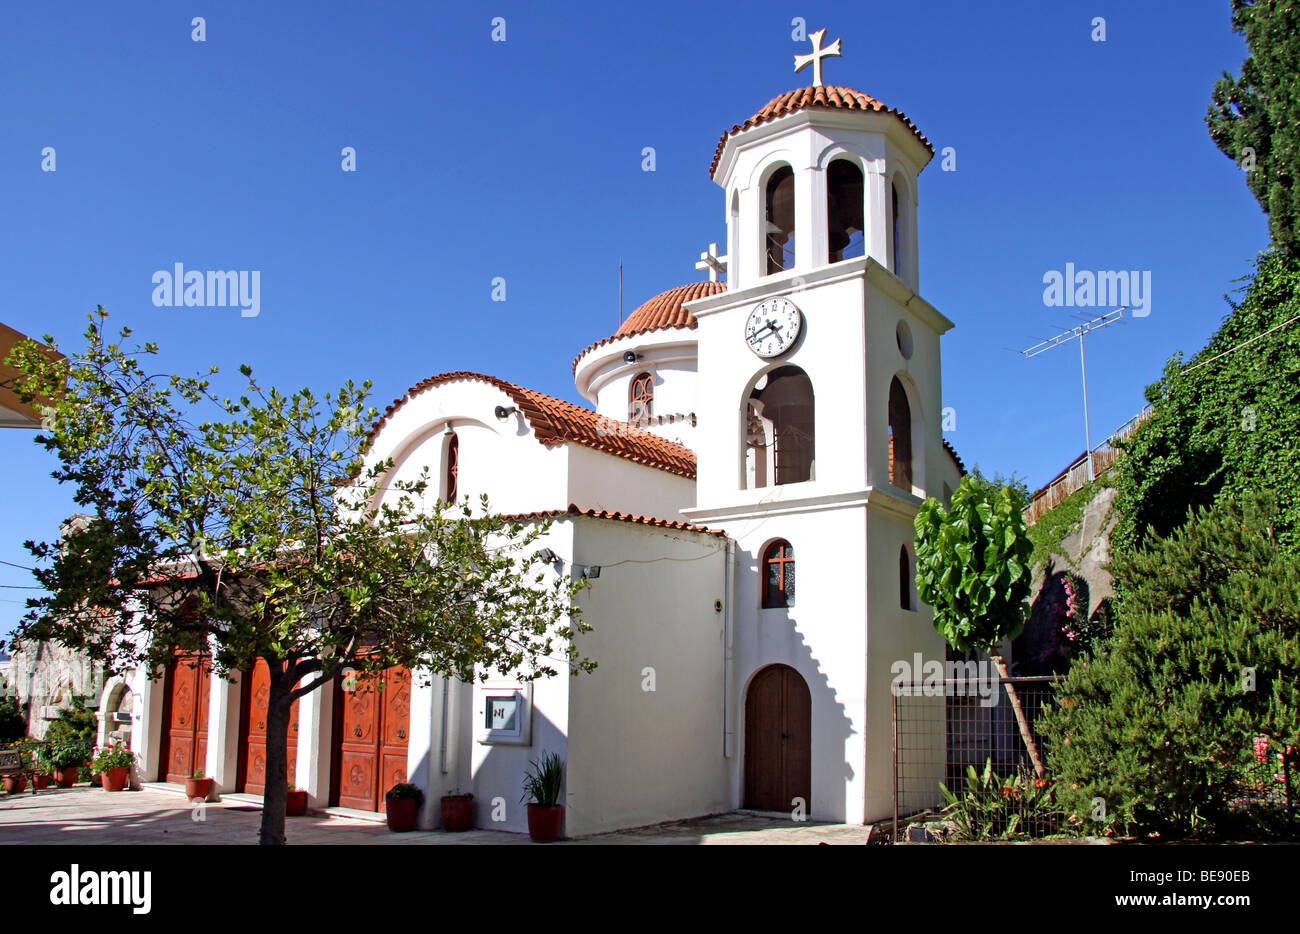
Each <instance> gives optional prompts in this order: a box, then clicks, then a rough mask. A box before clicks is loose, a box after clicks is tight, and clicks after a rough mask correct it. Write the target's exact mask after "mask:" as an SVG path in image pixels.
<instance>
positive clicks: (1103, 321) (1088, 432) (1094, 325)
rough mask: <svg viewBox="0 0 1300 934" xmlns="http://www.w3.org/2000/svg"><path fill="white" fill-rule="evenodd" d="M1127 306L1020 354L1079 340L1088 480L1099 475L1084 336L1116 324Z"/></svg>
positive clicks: (1046, 349) (1043, 351)
mask: <svg viewBox="0 0 1300 934" xmlns="http://www.w3.org/2000/svg"><path fill="white" fill-rule="evenodd" d="M1125 310H1126V308H1120V309H1118V310H1116V311H1111V312H1108V313H1106V314H1104V315H1102V316H1101V317H1100V318H1093V319H1092V320H1091V321H1085V322H1084V323H1083V324H1080V325H1079V326H1078V327H1074V328H1070V329H1069V330H1068V331H1067V330H1064V329H1062V331H1061V333H1060V334H1057V335H1056V336H1055V337H1049V338H1047V339H1046V340H1042V341H1039V342H1038V343H1037V344H1035V345H1034V346H1032V347H1027V348H1025V349H1024V350H1022V351H1020V355H1021V356H1023V357H1025V358H1026V359H1028V358H1029V357H1036V356H1038V355H1039V354H1040V353H1046V352H1047V351H1049V350H1051V349H1052V348H1053V347H1060V346H1061V345H1062V344H1068V343H1069V342H1070V341H1072V340H1075V339H1077V340H1078V341H1079V368H1080V371H1081V372H1082V373H1083V443H1084V444H1086V445H1087V448H1086V449H1085V451H1084V456H1085V457H1087V458H1088V480H1089V482H1091V481H1093V480H1096V479H1097V476H1096V473H1095V472H1094V470H1093V466H1092V425H1091V423H1090V422H1089V419H1088V358H1087V355H1086V354H1085V353H1084V350H1083V336H1084V335H1085V334H1087V333H1088V332H1089V331H1096V330H1097V329H1099V328H1104V327H1105V326H1106V325H1108V324H1114V323H1115V322H1116V321H1118V320H1119V319H1120V318H1122V317H1124V312H1125Z"/></svg>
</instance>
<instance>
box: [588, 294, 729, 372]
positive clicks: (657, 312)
mask: <svg viewBox="0 0 1300 934" xmlns="http://www.w3.org/2000/svg"><path fill="white" fill-rule="evenodd" d="M726 290H727V283H725V282H690V283H687V284H686V285H679V286H677V288H675V289H669V290H668V291H666V292H660V293H659V294H658V295H656V296H655V297H654V298H651V299H649V300H648V301H645V302H643V303H642V304H641V305H639V306H638V307H637V309H636V310H635V311H633V312H632V313H631V314H630V315H628V316H627V318H626V319H625V320H624V321H623V323H622V324H621V325H619V328H618V330H617V331H615V332H614V334H613V335H611V336H610V337H606V338H604V339H603V340H598V341H596V343H594V344H592V345H591V346H590V347H588V348H587V349H586V350H584V351H583V352H582V353H580V354H578V356H577V357H575V358H574V360H573V370H574V372H575V373H576V372H577V370H578V361H579V360H581V359H582V358H583V357H585V356H586V355H587V354H589V353H591V351H593V350H595V349H596V348H597V347H603V346H604V345H606V344H610V343H613V342H614V341H616V340H619V339H620V338H623V337H634V336H636V335H637V334H645V333H648V332H650V331H663V330H669V329H673V328H693V327H695V316H694V315H693V314H691V313H690V312H689V311H687V310H686V309H685V308H683V307H682V306H683V305H685V304H686V303H687V302H693V301H695V300H696V299H697V298H704V297H706V296H709V295H717V294H718V293H719V292H725V291H726Z"/></svg>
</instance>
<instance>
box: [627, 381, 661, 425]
mask: <svg viewBox="0 0 1300 934" xmlns="http://www.w3.org/2000/svg"><path fill="white" fill-rule="evenodd" d="M654 404H655V381H654V378H653V377H652V376H651V375H650V374H649V373H641V374H638V375H637V376H636V377H635V378H634V379H633V380H632V386H631V388H630V389H629V390H628V398H627V414H628V419H627V420H628V421H629V422H631V423H632V424H633V425H648V424H650V417H651V416H652V415H654Z"/></svg>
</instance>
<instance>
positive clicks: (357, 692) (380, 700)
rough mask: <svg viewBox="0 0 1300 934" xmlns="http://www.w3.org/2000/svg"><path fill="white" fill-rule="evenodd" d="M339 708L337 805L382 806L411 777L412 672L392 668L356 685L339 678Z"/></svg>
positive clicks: (370, 808)
mask: <svg viewBox="0 0 1300 934" xmlns="http://www.w3.org/2000/svg"><path fill="white" fill-rule="evenodd" d="M381 686H382V687H381ZM334 710H335V711H336V713H335V716H334V724H335V730H334V736H335V741H334V755H333V760H332V764H333V772H334V782H333V787H334V793H333V803H334V804H337V805H338V806H340V807H345V808H358V809H360V810H363V811H379V810H382V809H383V806H384V794H385V792H387V791H388V789H390V788H392V787H393V786H394V785H397V784H400V783H401V782H404V781H406V747H407V744H408V734H409V732H410V728H411V672H410V671H409V670H408V669H406V668H396V667H394V668H387V669H385V670H384V671H383V672H382V673H381V674H377V675H371V676H369V677H366V678H357V679H355V684H353V683H351V682H349V683H346V684H345V682H344V680H343V679H342V678H340V679H339V680H338V681H337V682H336V686H335V693H334Z"/></svg>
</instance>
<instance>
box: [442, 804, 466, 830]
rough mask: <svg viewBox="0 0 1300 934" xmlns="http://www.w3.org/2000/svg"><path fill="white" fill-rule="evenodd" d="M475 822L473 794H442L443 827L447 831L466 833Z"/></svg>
mask: <svg viewBox="0 0 1300 934" xmlns="http://www.w3.org/2000/svg"><path fill="white" fill-rule="evenodd" d="M473 823H474V796H473V795H443V796H442V829H443V830H445V831H447V833H464V832H465V831H467V830H469V828H470V827H471V826H472V825H473Z"/></svg>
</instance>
